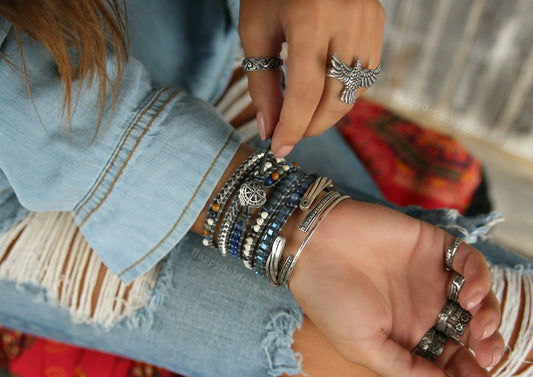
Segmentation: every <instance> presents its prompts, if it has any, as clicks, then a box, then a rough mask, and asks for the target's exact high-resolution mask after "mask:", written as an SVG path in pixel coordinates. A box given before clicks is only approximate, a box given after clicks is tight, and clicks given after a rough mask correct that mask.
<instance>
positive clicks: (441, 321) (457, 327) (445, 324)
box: [435, 301, 472, 340]
mask: <svg viewBox="0 0 533 377" xmlns="http://www.w3.org/2000/svg"><path fill="white" fill-rule="evenodd" d="M471 319H472V314H470V312H469V311H468V310H465V309H463V308H461V306H460V305H458V304H456V303H455V302H453V301H448V302H447V303H446V305H444V308H443V309H442V311H441V312H440V313H439V316H438V318H437V324H436V325H435V328H436V329H437V330H438V331H440V332H442V333H444V334H445V335H446V336H448V337H449V338H452V339H455V340H458V339H459V338H460V337H461V335H463V333H464V332H465V330H466V327H467V326H468V324H469V323H470V320H471Z"/></svg>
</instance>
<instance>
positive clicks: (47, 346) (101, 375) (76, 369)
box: [0, 327, 179, 377]
mask: <svg viewBox="0 0 533 377" xmlns="http://www.w3.org/2000/svg"><path fill="white" fill-rule="evenodd" d="M0 336H1V340H2V342H1V352H0V368H2V367H3V368H4V369H8V370H9V373H10V374H11V375H12V376H13V377H179V376H178V375H177V374H175V373H172V372H169V371H167V370H163V369H160V368H156V367H154V366H152V365H148V364H143V363H141V362H138V361H133V360H129V359H126V358H123V357H120V356H114V355H110V354H106V353H102V352H97V351H92V350H88V349H84V348H80V347H76V346H70V345H67V344H64V343H59V342H54V341H51V340H46V339H42V338H36V337H33V336H30V335H24V334H21V333H19V332H16V331H12V330H8V329H4V328H1V327H0ZM2 363H3V366H1V365H2Z"/></svg>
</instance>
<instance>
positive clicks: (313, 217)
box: [203, 149, 349, 287]
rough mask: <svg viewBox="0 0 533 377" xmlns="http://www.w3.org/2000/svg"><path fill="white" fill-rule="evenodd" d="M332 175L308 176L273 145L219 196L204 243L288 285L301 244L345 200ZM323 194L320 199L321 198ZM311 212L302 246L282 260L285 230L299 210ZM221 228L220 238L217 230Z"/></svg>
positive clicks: (273, 281) (274, 282)
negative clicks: (332, 180) (286, 224)
mask: <svg viewBox="0 0 533 377" xmlns="http://www.w3.org/2000/svg"><path fill="white" fill-rule="evenodd" d="M332 187H333V185H332V182H331V180H330V179H328V178H326V177H317V176H316V175H314V174H307V173H305V172H304V171H303V170H301V169H300V168H299V167H298V164H296V163H292V164H288V163H287V162H286V160H285V159H284V158H276V157H275V156H274V155H273V154H272V152H271V151H270V149H267V150H265V151H257V152H255V153H254V154H252V155H251V156H250V157H248V159H246V160H245V161H244V162H243V163H242V164H241V166H240V167H239V168H238V169H237V170H236V171H235V172H234V173H233V175H232V176H231V178H230V179H229V180H228V181H227V182H226V184H225V185H224V187H223V188H222V189H221V190H220V192H219V193H218V194H217V196H216V197H215V199H214V200H213V202H212V203H211V205H210V206H209V210H208V212H207V218H206V221H205V224H204V240H203V244H204V245H205V246H210V247H212V248H218V249H219V250H220V252H221V253H222V255H223V256H226V255H227V254H228V253H229V254H231V256H232V257H233V258H236V259H241V260H242V261H243V263H244V265H245V266H246V268H248V269H252V270H253V271H254V272H255V273H256V274H258V275H267V277H268V280H269V281H270V283H271V284H272V285H274V286H277V287H278V286H282V285H284V286H287V285H288V282H289V279H290V276H291V272H292V270H293V269H294V266H295V265H296V262H297V260H298V258H299V256H300V253H301V252H302V250H303V248H304V247H305V245H306V244H307V242H308V241H309V239H310V238H311V236H312V235H313V232H314V231H315V229H316V228H317V226H318V225H319V224H320V222H321V221H322V220H323V219H324V218H325V217H326V216H327V214H328V213H329V212H330V211H331V210H332V209H333V208H334V207H335V206H336V205H337V204H338V203H340V202H341V201H342V200H344V199H347V198H349V197H348V196H342V195H341V194H339V193H338V192H335V191H330V189H331V188H332ZM323 192H325V194H324V195H323V196H322V197H321V198H320V199H318V197H319V196H320V195H321V194H322V193H323ZM298 207H299V208H300V209H301V210H303V211H307V213H306V215H305V217H304V219H303V220H302V222H301V224H300V226H299V230H300V231H302V232H304V233H306V234H307V235H306V237H305V239H304V241H303V242H302V244H301V246H300V248H299V249H298V251H297V252H296V254H295V255H294V257H293V256H288V257H287V258H286V259H285V261H284V262H283V264H282V267H281V269H280V268H279V265H280V263H281V259H282V255H283V251H284V248H285V238H284V237H283V236H281V235H280V233H281V230H282V228H283V226H284V225H285V223H286V222H287V220H288V219H289V217H290V216H291V215H292V214H293V212H294V211H295V210H296V208H298ZM216 229H218V235H217V242H216V244H215V242H214V233H215V231H216Z"/></svg>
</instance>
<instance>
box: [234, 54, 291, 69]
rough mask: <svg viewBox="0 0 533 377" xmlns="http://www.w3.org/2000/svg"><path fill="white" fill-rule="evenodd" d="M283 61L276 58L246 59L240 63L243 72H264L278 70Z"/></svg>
mask: <svg viewBox="0 0 533 377" xmlns="http://www.w3.org/2000/svg"><path fill="white" fill-rule="evenodd" d="M282 66H283V60H282V59H281V58H280V57H278V56H276V57H272V58H246V59H243V61H242V70H243V72H254V71H265V70H267V69H280V68H281V67H282Z"/></svg>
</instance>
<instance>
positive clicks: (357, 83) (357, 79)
mask: <svg viewBox="0 0 533 377" xmlns="http://www.w3.org/2000/svg"><path fill="white" fill-rule="evenodd" d="M331 65H332V67H331V69H330V70H329V74H328V76H329V77H333V78H336V79H338V80H340V81H341V82H342V83H343V84H344V90H343V91H342V94H341V101H342V102H344V103H348V104H351V105H353V104H354V103H355V99H356V98H355V95H356V92H357V89H359V88H369V87H371V86H372V85H374V83H375V82H376V80H377V79H378V76H379V74H380V72H381V64H380V65H379V66H378V67H377V68H376V69H368V68H361V61H360V60H359V57H357V62H356V63H355V65H354V66H353V67H350V66H349V65H348V64H346V63H344V62H343V61H342V60H340V59H339V56H338V55H337V53H334V54H333V57H332V58H331Z"/></svg>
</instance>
